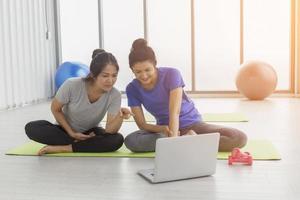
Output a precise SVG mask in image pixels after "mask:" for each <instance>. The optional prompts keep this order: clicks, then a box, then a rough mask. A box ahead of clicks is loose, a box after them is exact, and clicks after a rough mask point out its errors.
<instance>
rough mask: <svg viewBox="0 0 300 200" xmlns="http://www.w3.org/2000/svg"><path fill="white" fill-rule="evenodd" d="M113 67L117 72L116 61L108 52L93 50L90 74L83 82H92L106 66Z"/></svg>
mask: <svg viewBox="0 0 300 200" xmlns="http://www.w3.org/2000/svg"><path fill="white" fill-rule="evenodd" d="M109 64H111V65H114V66H115V67H116V69H117V71H119V65H118V62H117V59H116V58H115V57H114V55H112V54H111V53H109V52H106V51H105V50H103V49H95V50H94V51H93V54H92V61H91V64H90V73H89V75H88V76H87V77H86V78H84V80H85V81H93V80H94V78H96V77H97V76H98V75H99V74H100V73H101V72H102V71H103V69H104V68H105V67H106V66H107V65H109Z"/></svg>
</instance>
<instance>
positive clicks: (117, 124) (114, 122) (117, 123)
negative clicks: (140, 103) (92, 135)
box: [105, 108, 132, 134]
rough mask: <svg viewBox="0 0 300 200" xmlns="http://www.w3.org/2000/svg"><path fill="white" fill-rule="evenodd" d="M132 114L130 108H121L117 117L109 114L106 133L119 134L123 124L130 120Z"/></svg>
mask: <svg viewBox="0 0 300 200" xmlns="http://www.w3.org/2000/svg"><path fill="white" fill-rule="evenodd" d="M131 115H132V113H131V112H130V110H129V109H128V108H121V110H120V112H119V113H118V114H117V115H112V114H109V113H108V114H107V120H106V121H107V122H106V126H105V132H107V133H111V134H114V133H117V132H118V131H119V130H120V128H121V126H122V123H123V120H124V119H129V118H130V116H131Z"/></svg>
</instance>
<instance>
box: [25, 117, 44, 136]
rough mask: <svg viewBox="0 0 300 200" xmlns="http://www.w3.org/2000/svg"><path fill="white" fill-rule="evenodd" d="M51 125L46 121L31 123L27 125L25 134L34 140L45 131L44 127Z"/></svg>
mask: <svg viewBox="0 0 300 200" xmlns="http://www.w3.org/2000/svg"><path fill="white" fill-rule="evenodd" d="M46 123H49V122H47V121H45V120H38V121H31V122H28V123H27V124H26V125H25V133H26V135H27V136H28V137H29V138H30V139H32V140H34V139H35V138H36V137H37V136H38V135H39V134H40V133H41V132H42V131H43V130H42V128H43V126H44V125H46Z"/></svg>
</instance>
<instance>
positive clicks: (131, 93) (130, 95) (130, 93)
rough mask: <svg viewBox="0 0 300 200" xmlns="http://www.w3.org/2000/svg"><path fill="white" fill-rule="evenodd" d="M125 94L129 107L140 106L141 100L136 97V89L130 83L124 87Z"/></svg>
mask: <svg viewBox="0 0 300 200" xmlns="http://www.w3.org/2000/svg"><path fill="white" fill-rule="evenodd" d="M126 95H127V100H128V106H129V107H135V106H141V101H140V100H139V97H138V91H137V89H136V88H135V87H134V86H133V85H132V83H130V84H129V85H128V86H127V87H126Z"/></svg>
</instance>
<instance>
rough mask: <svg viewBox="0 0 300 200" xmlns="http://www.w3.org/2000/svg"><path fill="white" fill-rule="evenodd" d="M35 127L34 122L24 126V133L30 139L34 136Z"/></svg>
mask: <svg viewBox="0 0 300 200" xmlns="http://www.w3.org/2000/svg"><path fill="white" fill-rule="evenodd" d="M36 127H37V124H36V122H35V121H33V122H28V123H27V124H26V125H25V133H26V135H27V136H28V137H29V138H30V139H32V137H33V135H35V133H36Z"/></svg>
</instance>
